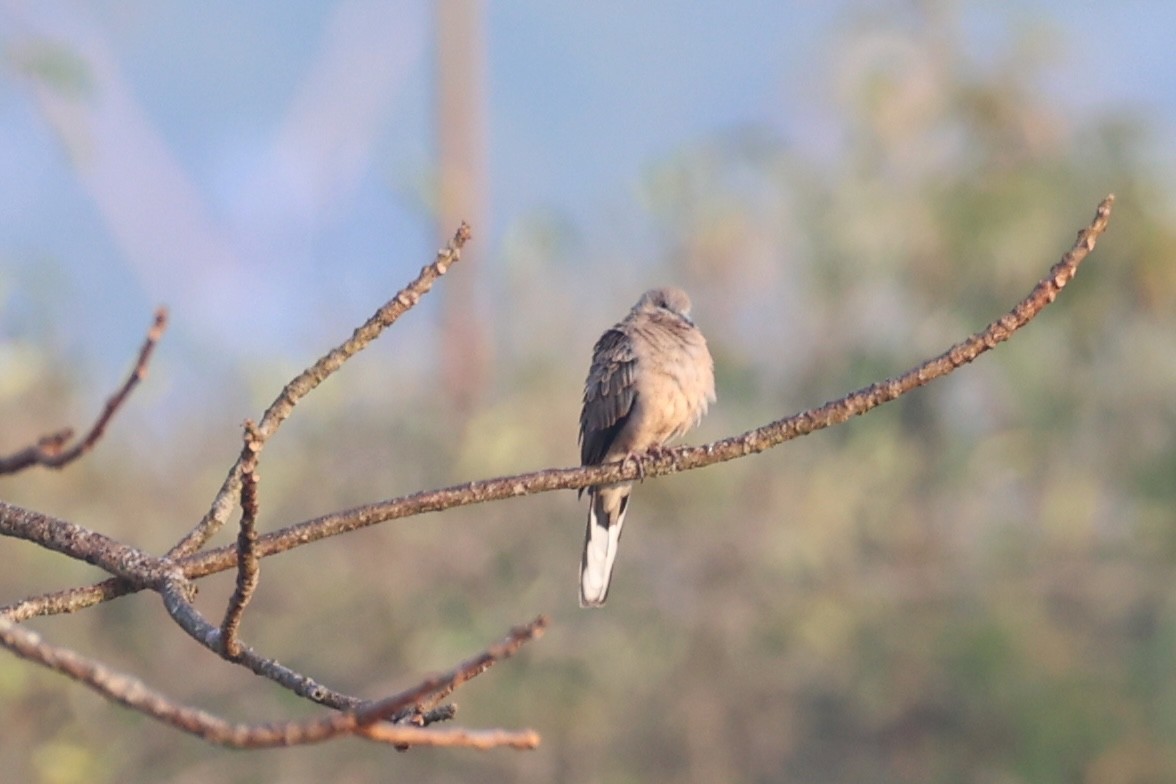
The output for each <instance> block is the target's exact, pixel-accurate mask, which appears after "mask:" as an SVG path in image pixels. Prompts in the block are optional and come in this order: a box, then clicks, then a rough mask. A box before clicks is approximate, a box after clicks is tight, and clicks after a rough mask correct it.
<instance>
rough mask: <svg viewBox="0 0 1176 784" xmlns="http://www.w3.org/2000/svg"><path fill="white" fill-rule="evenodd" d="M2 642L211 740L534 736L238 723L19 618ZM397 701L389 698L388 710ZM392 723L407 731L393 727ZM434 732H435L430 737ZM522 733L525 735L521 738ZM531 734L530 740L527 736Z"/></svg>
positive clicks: (354, 724) (360, 717) (333, 721)
mask: <svg viewBox="0 0 1176 784" xmlns="http://www.w3.org/2000/svg"><path fill="white" fill-rule="evenodd" d="M0 646H3V647H5V648H7V649H8V650H10V651H12V652H13V653H15V654H16V655H17V656H20V657H21V658H23V659H26V660H28V661H31V662H34V663H36V664H40V665H42V666H44V667H47V668H49V669H51V670H54V671H56V672H59V673H62V674H63V675H66V676H67V677H69V678H70V679H71V680H75V681H78V682H80V683H83V684H85V685H86V686H88V687H89V688H90V689H92V690H94V691H95V692H97V693H98V694H100V695H102V696H103V697H105V698H106V699H109V700H112V701H114V702H117V703H119V704H121V705H125V706H126V707H128V708H131V709H133V710H136V711H138V712H140V713H143V714H145V715H147V716H150V717H152V718H154V719H157V720H159V721H161V722H163V723H165V724H168V725H170V726H172V727H175V728H176V729H179V730H182V731H184V732H187V733H191V734H193V735H197V736H199V737H201V738H203V739H205V740H207V741H209V742H211V743H216V744H219V745H222V746H229V747H232V748H238V749H259V748H268V747H274V746H296V745H302V744H307V743H319V742H322V741H326V740H330V739H332V738H335V737H338V736H340V735H345V734H355V735H357V736H359V737H364V738H368V739H370V740H374V741H378V742H382V743H392V744H396V745H414V746H416V745H420V746H425V745H430V746H434V745H435V746H468V747H470V748H476V749H482V748H491V747H493V746H509V747H513V748H534V746H535V745H537V743H538V737H537V736H535V735H534V733H533V732H531V731H530V730H524V731H522V732H519V733H511V732H506V731H503V730H486V731H469V730H459V729H437V730H431V729H424V728H420V727H399V728H394V727H389V732H387V733H383V732H373V733H370V734H369V733H367V732H366V731H362V730H363V728H364V726H365V725H366V724H369V723H372V722H377V721H380V719H382V718H383V716H382V715H381V714H380V713H378V712H372V711H370V710H369V711H367V712H365V713H360V712H356V711H349V712H342V713H331V714H329V715H327V716H324V717H321V718H318V719H311V720H307V721H285V722H272V723H268V724H238V723H233V722H229V721H226V720H225V719H222V718H219V717H217V716H214V715H213V714H211V713H208V712H206V711H203V710H201V709H199V708H194V707H191V706H187V705H182V704H180V703H177V702H175V701H173V700H171V699H170V698H168V697H167V696H165V695H164V694H162V693H161V692H158V691H156V690H154V689H152V688H150V687H149V686H147V685H145V684H144V683H143V682H142V681H140V680H139V679H138V678H135V677H133V676H130V675H126V674H124V673H120V672H117V671H115V670H112V669H110V668H109V667H106V666H105V665H103V664H101V663H99V662H97V661H94V660H93V659H89V658H87V657H85V656H82V655H80V654H78V653H75V652H74V651H71V650H69V649H68V648H62V647H59V646H54V645H50V644H49V643H46V642H45V641H43V640H42V639H41V636H40V635H39V634H37V633H35V632H32V631H29V630H28V629H22V628H20V627H19V626H18V625H17V624H15V623H13V622H12V621H9V620H7V619H4V618H0ZM398 707H399V706H397V705H395V704H394V703H389V704H388V706H387V709H388V711H389V712H391V711H394V710H396V709H398ZM392 729H403V730H407V731H408V732H403V733H394V732H391V730H392ZM433 733H437V737H436V738H433V737H432V735H433ZM523 736H528V737H526V738H524V737H523ZM531 739H533V740H534V743H531V742H529V741H530V740H531Z"/></svg>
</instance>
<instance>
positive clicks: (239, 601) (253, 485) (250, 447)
mask: <svg viewBox="0 0 1176 784" xmlns="http://www.w3.org/2000/svg"><path fill="white" fill-rule="evenodd" d="M243 439H244V442H245V443H244V445H243V446H242V448H241V459H240V461H239V462H240V463H241V530H240V532H239V533H238V534H237V587H236V589H235V590H234V591H233V595H232V596H231V597H230V598H229V606H228V607H227V608H226V609H225V618H224V620H223V621H222V622H221V650H222V651H223V653H224V655H225V656H226V657H227V658H229V659H235V658H237V657H238V656H239V655H240V653H241V643H240V642H239V641H238V640H237V630H238V629H239V628H240V626H241V618H242V616H244V615H245V608H246V607H247V606H248V605H249V600H250V599H252V598H253V592H254V591H255V590H257V583H258V580H259V579H260V571H261V569H260V562H259V559H258V557H257V552H256V550H255V548H254V545H255V544H256V543H257V482H258V476H257V453H258V451H259V450H260V449H261V440H260V439H259V438H258V435H257V425H255V424H253V421H252V420H246V421H245V435H244V437H243Z"/></svg>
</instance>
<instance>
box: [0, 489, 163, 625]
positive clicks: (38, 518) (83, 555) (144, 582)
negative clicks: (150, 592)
mask: <svg viewBox="0 0 1176 784" xmlns="http://www.w3.org/2000/svg"><path fill="white" fill-rule="evenodd" d="M0 535H4V536H11V537H14V538H16V539H24V540H26V541H29V542H32V543H34V544H38V545H40V546H41V547H44V548H46V549H47V550H53V551H54V552H58V553H61V554H63V555H67V556H69V557H70V558H74V559H76V560H79V561H85V562H86V563H89V564H93V565H94V566H97V567H99V568H100V569H105V570H106V571H108V572H110V573H111V574H113V575H115V576H117V577H120V578H122V579H123V580H124V581H127V582H129V583H130V584H132V585H134V586H135V587H136V589H140V588H147V587H151V586H154V585H156V584H159V583H160V582H161V581H162V580H163V579H164V578H165V577H166V576H167V574H168V573H169V572H171V571H172V570H173V569H174V568H175V567H174V565H173V564H172V563H170V562H168V561H166V560H164V559H160V558H156V557H155V556H153V555H151V554H149V553H146V552H143V551H142V550H140V549H138V548H136V547H131V546H130V545H128V544H123V543H122V542H119V541H116V540H114V539H111V538H110V537H109V536H106V535H105V534H100V533H98V532H97V531H91V530H90V529H88V528H84V527H83V526H80V525H78V524H76V523H71V522H69V521H67V520H59V519H57V518H55V517H50V516H49V515H46V514H42V513H40V512H34V511H32V510H30V509H24V508H22V507H19V506H14V505H13V504H10V503H8V502H6V501H0ZM0 617H7V614H6V613H0ZM12 620H15V619H12Z"/></svg>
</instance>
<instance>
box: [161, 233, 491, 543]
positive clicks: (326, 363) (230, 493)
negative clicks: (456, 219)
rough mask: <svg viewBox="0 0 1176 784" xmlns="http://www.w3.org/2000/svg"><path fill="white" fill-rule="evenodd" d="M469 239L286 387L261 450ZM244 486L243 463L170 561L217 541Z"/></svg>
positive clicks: (457, 237) (261, 431) (264, 421)
mask: <svg viewBox="0 0 1176 784" xmlns="http://www.w3.org/2000/svg"><path fill="white" fill-rule="evenodd" d="M469 239H470V227H469V226H468V225H466V224H465V223H462V224H461V226H459V227H458V229H457V232H456V233H455V234H454V235H453V239H452V240H450V242H449V244H448V245H447V246H446V247H444V248H442V249H441V250H439V251H437V258H436V259H435V260H434V261H433V263H432V264H429V265H428V266H426V267H423V268H422V269H421V272H420V274H419V275H417V277H416V280H414V281H413V282H412V283H409V284H408V285H407V286H405V287H404V288H403V289H402V290H401V291H400V293H398V294H397V295H396V296H395V297H393V298H392V299H390V300H388V302H386V303H385V304H384V305H383V307H381V308H380V309H379V310H377V311H376V312H375V313H374V314H373V315H372V317H371V318H369V319H368V320H367V321H366V322H364V324H363V325H362V326H361V327H359V328H358V329H356V330H355V332H353V333H352V335H351V337H350V338H349V339H348V340H346V341H345V342H343V343H341V344H340V345H338V346H336V347H335V348H333V349H331V351H329V352H328V353H327V354H325V355H324V356H322V357H320V358H319V360H318V361H317V362H315V363H314V365H312V366H311V367H309V368H307V369H306V370H304V371H303V372H302V373H300V374H299V375H298V376H297V377H296V378H294V379H293V380H292V381H290V383H288V384H286V386H285V388H283V389H282V392H281V394H279V395H278V397H277V398H276V399H275V400H274V402H273V403H271V404H270V406H269V408H267V409H266V411H265V414H264V415H262V417H261V422H260V423H259V424H258V427H257V432H258V439H257V440H258V448H259V449H260V448H261V446H262V445H264V443H265V442H266V441H267V440H268V439H269V437H270V436H272V435H273V434H274V433H276V432H277V430H278V428H279V427H280V426H281V424H282V422H283V421H284V420H285V419H286V417H288V416H290V413H291V412H292V411H293V410H294V406H296V405H297V404H298V401H300V400H301V399H302V398H303V397H305V396H306V395H308V394H309V393H310V392H311V391H313V390H314V388H315V387H317V386H318V385H319V384H321V383H322V382H323V381H324V380H326V379H327V377H329V376H330V375H331V374H332V373H334V372H335V371H336V370H338V369H339V368H340V367H342V366H343V363H344V362H346V361H347V360H348V359H350V358H351V357H353V356H354V355H355V354H357V353H359V352H360V351H362V350H363V349H364V348H366V347H367V345H368V344H369V343H371V342H372V341H373V340H375V339H376V338H377V337H379V336H380V333H381V332H383V331H384V330H385V329H387V328H388V327H390V326H392V324H394V323H396V320H397V319H399V318H400V317H401V316H403V315H404V314H405V313H406V312H407V311H408V310H410V309H411V308H412V307H413V306H415V305H416V304H417V302H419V301H420V298H421V297H422V296H424V295H425V294H427V293H428V292H429V289H431V288H432V287H433V283H435V282H436V281H437V279H438V278H440V277H441V276H442V275H444V274H445V273H446V272H448V271H449V267H450V265H452V264H454V263H456V262H458V261H459V260H461V249H462V248H463V247H464V246H465V244H466V242H468V241H469ZM240 483H241V461H240V459H238V460H237V462H236V463H235V464H234V465H233V467H232V468H230V469H229V475H228V476H227V477H225V481H224V483H223V484H222V485H221V488H220V490H219V491H217V494H216V498H214V499H213V502H212V506H211V507H210V508H209V510H208V512H206V513H205V515H204V518H203V519H202V520H201V521H200V522H199V523H198V524H197V525H196V527H195V528H193V529H192V530H191V531H190V532H189V533H188V534H187V535H186V536H185V537H184V538H183V539H181V540H180V541H179V542H177V543H176V545H175V547H173V548H172V549H171V550H170V551H168V557H169V558H178V557H180V556H183V555H187V554H189V553H194V552H196V551H197V550H199V549H200V548H201V547H203V546H204V544H205V543H206V542H207V541H208V540H209V539H210V538H212V536H213V535H214V534H216V532H217V531H219V530H220V529H221V526H223V525H224V524H225V521H226V520H228V518H229V514H230V512H232V508H233V502H234V499H235V498H236V497H237V493H238V489H239V487H240Z"/></svg>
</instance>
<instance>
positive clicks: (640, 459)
mask: <svg viewBox="0 0 1176 784" xmlns="http://www.w3.org/2000/svg"><path fill="white" fill-rule="evenodd" d="M630 460H632V461H633V465H635V466H637V481H638V482H645V454H644V453H642V452H628V453H627V454H626V455H625V456H624V457H623V458H621V465H624V464H625V463H627V462H629V461H630Z"/></svg>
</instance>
